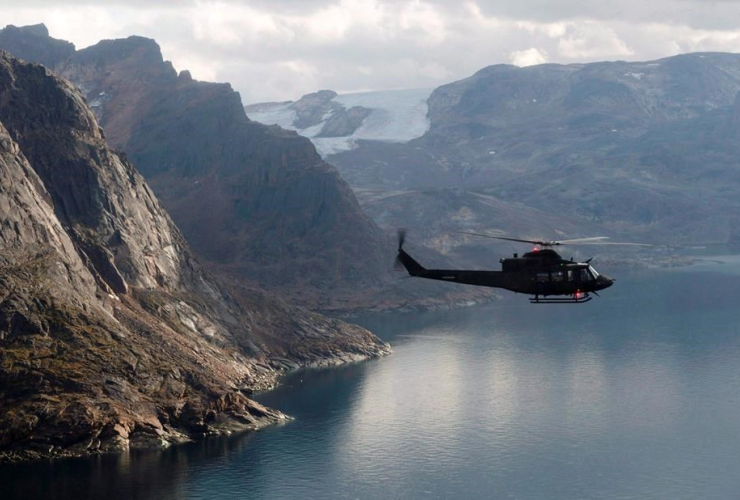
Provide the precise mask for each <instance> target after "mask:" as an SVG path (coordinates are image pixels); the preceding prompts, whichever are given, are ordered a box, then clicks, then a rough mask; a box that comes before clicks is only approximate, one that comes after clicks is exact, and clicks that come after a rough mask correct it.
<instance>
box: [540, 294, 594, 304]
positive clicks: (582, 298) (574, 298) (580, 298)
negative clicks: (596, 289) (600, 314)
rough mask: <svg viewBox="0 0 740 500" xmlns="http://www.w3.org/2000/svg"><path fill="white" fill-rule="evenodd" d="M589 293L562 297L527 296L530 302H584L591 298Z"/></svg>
mask: <svg viewBox="0 0 740 500" xmlns="http://www.w3.org/2000/svg"><path fill="white" fill-rule="evenodd" d="M592 298H593V297H591V296H590V295H589V294H587V293H581V294H580V295H576V296H572V297H563V298H559V297H558V298H549V297H543V298H540V296H539V295H535V296H534V297H530V298H529V303H530V304H583V303H584V302H588V301H590V300H591V299H592Z"/></svg>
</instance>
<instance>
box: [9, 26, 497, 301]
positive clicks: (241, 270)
mask: <svg viewBox="0 0 740 500" xmlns="http://www.w3.org/2000/svg"><path fill="white" fill-rule="evenodd" d="M25 29H26V28H23V29H20V32H19V31H18V29H16V30H15V31H13V32H12V33H11V34H12V35H15V36H17V37H27V38H33V39H34V40H35V41H34V44H41V43H42V42H43V40H47V41H48V43H49V44H52V43H56V42H54V41H53V39H52V38H50V37H48V36H41V35H40V34H39V33H37V32H36V31H35V30H34V31H33V32H30V33H29V32H25V31H24V30H25ZM6 30H7V29H6ZM7 36H10V35H7ZM16 45H20V46H26V45H30V43H26V44H21V43H19V42H18V43H16ZM17 55H18V56H20V57H21V58H33V57H34V56H35V55H36V53H35V52H34V53H31V54H30V55H29V54H26V53H23V52H21V53H18V54H17ZM54 70H55V71H56V72H58V73H59V74H60V75H61V76H63V77H65V78H68V79H69V80H70V81H72V82H73V83H74V84H75V85H76V86H78V87H79V88H80V89H81V90H82V91H83V93H84V95H85V96H86V99H87V101H88V103H89V104H90V107H91V108H92V109H93V110H94V111H95V114H96V116H97V117H98V119H99V120H100V123H101V125H102V126H103V128H104V130H105V133H106V136H107V138H108V140H109V141H110V143H111V144H112V145H113V146H114V147H116V148H118V149H121V150H122V151H124V152H125V153H126V154H127V155H128V157H129V158H131V159H132V160H133V161H134V163H135V164H136V165H137V168H139V170H140V171H141V172H142V174H143V175H144V176H145V178H146V179H147V182H148V183H149V184H150V185H151V186H152V189H153V190H154V192H155V193H156V194H157V196H158V197H159V199H160V200H161V201H162V203H163V205H164V206H165V208H166V209H167V210H168V212H169V213H170V214H171V215H172V217H173V219H174V220H175V222H176V223H177V224H178V226H179V227H180V228H181V230H182V231H183V234H184V235H185V237H186V238H187V240H188V242H189V243H190V245H191V246H192V248H193V250H194V251H195V252H196V253H197V254H198V255H199V257H201V258H202V259H203V260H204V262H205V263H206V264H207V265H208V267H209V268H210V269H211V270H213V271H214V272H216V273H218V274H220V275H222V276H226V277H227V278H228V279H230V280H231V281H232V282H233V284H235V285H240V284H242V283H245V282H246V283H250V284H257V285H259V286H261V287H264V288H267V289H269V290H272V291H276V292H278V293H279V294H281V296H283V297H287V298H289V299H290V300H292V301H295V302H298V303H300V304H303V305H306V306H309V307H311V308H315V309H321V310H336V309H341V310H346V309H354V308H357V307H375V308H386V307H394V306H403V305H412V306H429V305H443V304H446V303H450V302H458V301H468V300H471V299H475V300H480V299H481V298H485V296H486V294H485V293H483V292H481V291H479V290H474V289H468V288H456V287H453V288H450V287H444V286H440V285H438V284H417V283H413V284H412V283H410V282H408V280H403V281H399V277H398V275H397V274H396V273H394V272H393V270H392V262H393V259H394V256H395V248H394V247H395V242H394V241H393V240H394V237H393V236H391V235H389V233H388V232H384V231H382V230H381V229H380V228H378V226H377V225H375V224H374V223H373V222H372V221H371V220H370V219H369V218H368V217H367V216H366V215H365V214H364V213H363V212H362V209H361V208H360V206H359V204H358V202H357V200H356V198H355V196H354V194H353V192H352V190H351V189H350V188H349V186H348V185H347V184H346V183H345V182H344V181H343V180H342V179H341V178H340V177H339V175H338V173H337V172H336V170H335V169H334V168H333V167H332V166H331V165H329V164H327V163H325V162H324V161H322V159H321V158H320V156H319V155H318V154H317V153H316V151H315V149H314V147H313V146H312V145H311V143H310V141H308V140H307V139H305V138H303V137H301V136H299V135H297V134H296V133H294V132H289V131H286V130H283V129H280V128H278V127H267V126H264V125H262V124H259V123H255V122H253V121H251V120H249V118H247V116H246V115H245V112H244V109H243V108H242V104H241V101H240V98H239V95H238V94H237V93H236V92H234V91H233V90H232V89H231V87H230V86H229V85H228V84H217V83H206V82H198V81H194V80H193V79H192V78H191V77H190V75H189V73H188V72H187V71H183V72H181V73H180V74H179V75H178V74H177V73H176V71H175V70H174V69H173V67H172V65H171V64H170V63H169V62H166V61H163V59H162V55H161V52H160V50H159V47H158V46H157V44H156V43H155V42H154V41H153V40H149V39H145V38H141V37H130V38H128V39H124V40H107V41H102V42H100V43H99V44H97V45H95V46H92V47H89V48H86V49H84V50H80V51H77V52H74V53H73V54H72V55H71V56H70V57H69V58H67V59H66V60H64V61H62V62H59V63H57V64H56V65H55V66H54ZM316 100H317V102H319V101H320V102H319V104H321V102H324V101H326V100H325V99H323V97H321V96H317V99H316ZM324 104H326V102H324ZM329 105H330V104H329ZM307 108H308V107H307ZM360 111H361V110H360ZM350 115H351V116H350ZM352 116H354V115H353V114H352V113H350V114H349V115H348V116H347V117H346V118H347V120H349V121H351V119H352ZM302 119H304V120H307V121H309V122H310V121H311V120H313V119H315V116H309V115H308V114H307V115H305V116H303V115H302ZM341 127H342V126H341V124H340V123H338V122H337V123H335V128H336V129H337V130H339V129H340V128H341ZM335 132H336V131H335ZM327 133H329V132H327ZM430 297H431V298H430Z"/></svg>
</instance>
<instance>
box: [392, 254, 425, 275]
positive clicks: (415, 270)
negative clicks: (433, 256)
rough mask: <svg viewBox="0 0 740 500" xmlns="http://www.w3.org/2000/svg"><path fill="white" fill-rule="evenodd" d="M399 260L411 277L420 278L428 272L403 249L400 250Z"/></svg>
mask: <svg viewBox="0 0 740 500" xmlns="http://www.w3.org/2000/svg"><path fill="white" fill-rule="evenodd" d="M398 260H399V261H400V262H401V264H403V267H405V268H406V270H407V271H408V272H409V274H410V275H411V276H419V275H420V274H422V273H424V271H426V269H424V267H422V265H421V264H419V263H418V262H416V261H415V260H414V259H413V258H412V257H411V256H410V255H409V254H407V253H406V251H405V250H404V249H403V248H399V249H398Z"/></svg>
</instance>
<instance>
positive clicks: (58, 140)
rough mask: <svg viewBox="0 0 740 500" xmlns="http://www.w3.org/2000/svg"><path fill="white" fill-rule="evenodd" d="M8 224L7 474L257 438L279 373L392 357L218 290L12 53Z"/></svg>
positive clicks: (284, 310) (3, 434)
mask: <svg viewBox="0 0 740 500" xmlns="http://www.w3.org/2000/svg"><path fill="white" fill-rule="evenodd" d="M0 214H2V224H0V407H1V408H2V411H0V461H2V460H13V459H24V458H33V457H42V456H69V455H83V454H90V453H97V452H100V451H109V450H121V449H127V448H129V447H150V446H166V445H168V444H170V443H173V442H179V441H182V440H186V439H190V438H192V437H194V436H203V435H208V434H212V433H220V432H229V431H231V430H237V429H256V428H258V427H261V426H263V425H267V424H269V423H273V422H276V421H279V420H281V419H284V418H285V416H284V415H282V414H281V413H279V412H277V411H274V410H270V409H267V408H264V407H262V406H261V405H259V404H257V403H255V402H254V401H251V400H250V399H249V398H248V397H247V396H246V395H245V394H248V393H250V391H253V390H258V389H264V388H267V387H269V386H271V385H272V384H274V383H275V380H276V377H277V375H278V374H279V373H280V372H281V371H283V370H285V369H289V368H293V367H297V366H308V365H325V364H332V363H339V362H344V361H350V360H356V359H362V358H365V357H369V356H377V355H382V354H384V353H387V352H388V350H389V348H388V346H387V345H386V344H384V343H382V342H380V341H379V340H378V339H377V338H375V337H374V336H373V335H372V334H371V333H370V332H368V331H366V330H363V329H362V328H359V327H356V326H352V325H347V324H345V323H342V322H340V321H337V320H332V319H328V318H325V317H322V316H319V315H316V314H313V313H309V312H307V311H304V310H301V309H297V308H295V307H292V306H288V305H286V304H284V303H282V302H279V301H277V300H275V299H273V298H270V297H267V296H265V295H264V293H262V292H259V291H256V290H249V289H246V288H242V289H239V290H237V291H236V292H235V293H232V292H230V291H229V290H228V288H227V287H225V286H224V285H223V284H221V283H219V282H218V281H216V280H214V279H213V278H212V277H210V276H209V274H208V273H207V272H205V271H204V270H203V269H202V268H201V266H200V265H199V264H198V262H197V261H196V260H195V259H194V258H193V256H192V255H191V253H190V251H189V249H188V246H187V244H186V242H185V240H184V239H183V237H182V235H181V234H180V232H179V230H178V229H177V228H176V227H175V225H174V223H173V222H172V221H171V220H170V218H169V216H168V215H167V213H166V212H165V210H164V209H163V207H162V206H161V205H160V203H159V201H158V200H157V198H156V197H155V196H154V194H153V193H152V191H151V190H150V188H149V187H148V185H147V184H146V182H145V181H144V179H143V177H142V176H141V175H140V174H139V173H138V172H137V171H136V169H135V168H134V167H133V165H132V164H131V163H129V161H128V160H127V159H126V158H125V157H123V156H122V155H120V154H118V153H116V152H114V151H113V150H111V149H110V148H109V147H108V145H107V144H106V142H105V140H104V138H103V134H102V131H101V129H100V127H99V126H98V123H97V120H96V118H95V116H94V114H93V112H92V111H91V110H90V109H89V108H88V107H87V106H86V104H85V101H84V98H83V97H82V95H80V93H79V92H78V91H77V90H76V89H75V88H74V87H72V86H71V85H70V84H69V83H67V82H66V81H64V80H62V79H59V78H57V77H55V76H53V75H52V74H51V73H50V72H49V70H47V69H46V68H44V67H42V66H38V65H30V64H25V63H22V62H20V61H18V60H17V59H13V58H11V57H10V56H8V55H7V54H6V53H0Z"/></svg>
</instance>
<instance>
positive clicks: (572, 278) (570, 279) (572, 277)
mask: <svg viewBox="0 0 740 500" xmlns="http://www.w3.org/2000/svg"><path fill="white" fill-rule="evenodd" d="M574 279H576V277H575V274H574V273H573V270H572V269H569V270H568V281H573V280H574Z"/></svg>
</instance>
